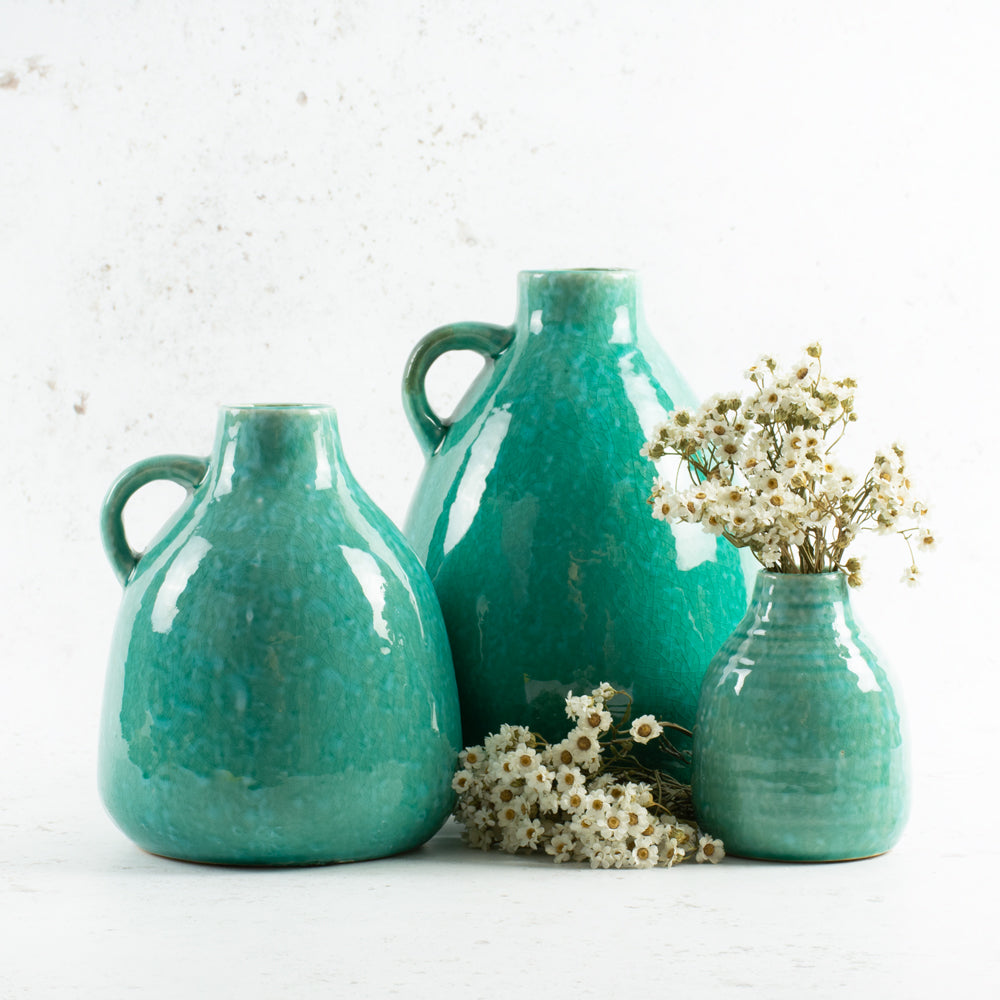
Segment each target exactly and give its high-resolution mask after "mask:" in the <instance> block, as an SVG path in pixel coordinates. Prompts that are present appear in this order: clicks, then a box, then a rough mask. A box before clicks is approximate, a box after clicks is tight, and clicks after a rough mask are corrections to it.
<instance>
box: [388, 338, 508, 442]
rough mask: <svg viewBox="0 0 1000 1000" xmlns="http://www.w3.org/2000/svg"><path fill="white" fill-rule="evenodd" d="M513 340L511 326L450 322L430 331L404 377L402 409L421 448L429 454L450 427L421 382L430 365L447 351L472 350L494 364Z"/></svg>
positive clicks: (410, 358) (409, 363) (413, 355)
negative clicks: (441, 416) (431, 402)
mask: <svg viewBox="0 0 1000 1000" xmlns="http://www.w3.org/2000/svg"><path fill="white" fill-rule="evenodd" d="M513 341H514V327H512V326H494V325H493V324H491V323H449V324H448V325H447V326H439V327H438V328H437V329H436V330H432V331H431V332H430V333H429V334H427V336H426V337H424V339H423V340H421V341H420V343H419V344H417V346H416V347H415V348H414V349H413V353H412V354H410V357H409V360H408V361H407V362H406V374H405V375H404V376H403V408H404V409H405V410H406V416H407V419H408V420H409V421H410V426H411V427H412V428H413V432H414V433H415V434H416V435H417V438H418V439H419V441H420V446H421V447H422V448H423V449H424V451H425V452H426V453H427V454H428V455H430V454H432V453H433V452H434V451H435V450H436V449H437V446H438V445H439V444H440V443H441V442H442V441H443V440H444V436H445V434H446V433H447V432H448V428H449V427H450V426H451V425H450V424H449V423H447V422H446V421H444V420H442V419H441V418H440V417H439V416H438V415H437V414H436V413H435V412H434V410H433V409H432V408H431V404H430V403H429V402H428V401H427V392H426V388H425V385H424V383H425V382H426V379H427V373H428V372H429V371H430V368H431V365H433V364H434V362H435V361H437V359H438V358H439V357H441V355H442V354H445V353H446V352H448V351H475V352H476V354H479V355H482V357H484V358H485V359H486V360H487V361H496V359H497V358H498V357H500V355H501V354H503V352H504V351H506V350H507V348H508V347H510V345H511V344H512V343H513Z"/></svg>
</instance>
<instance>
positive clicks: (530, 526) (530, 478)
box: [404, 271, 746, 744]
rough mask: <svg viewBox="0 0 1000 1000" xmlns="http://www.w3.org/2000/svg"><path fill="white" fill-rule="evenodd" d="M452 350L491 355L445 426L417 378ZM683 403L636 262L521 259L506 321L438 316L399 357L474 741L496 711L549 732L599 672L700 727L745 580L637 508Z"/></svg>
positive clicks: (640, 699)
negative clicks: (601, 266)
mask: <svg viewBox="0 0 1000 1000" xmlns="http://www.w3.org/2000/svg"><path fill="white" fill-rule="evenodd" d="M451 349H472V350H476V351H478V352H479V353H480V354H482V355H483V356H484V357H485V358H487V359H488V363H487V365H486V367H485V369H484V371H483V372H482V374H481V375H480V377H479V379H478V380H477V381H476V383H475V384H474V385H473V386H472V388H471V389H470V391H469V392H468V393H467V395H466V397H465V399H464V400H463V402H462V404H460V406H459V408H458V410H457V412H456V414H455V415H454V417H453V420H452V422H450V423H445V422H443V421H441V420H440V419H439V418H438V417H437V416H436V415H435V414H434V413H433V411H432V410H431V409H430V407H429V406H428V405H427V400H426V396H425V395H424V388H423V381H424V377H425V376H426V371H427V368H429V366H430V364H431V363H432V361H433V360H434V358H436V357H437V356H439V355H440V354H442V353H444V351H446V350H451ZM692 402H693V400H692V397H691V394H690V392H689V391H688V390H687V388H686V387H685V385H684V383H683V382H682V381H681V379H680V377H679V376H678V375H677V373H676V371H674V369H673V367H672V365H671V364H670V363H669V361H668V360H667V359H666V358H665V357H664V356H663V355H662V352H661V351H660V350H659V348H658V347H657V345H656V343H655V342H654V341H653V340H651V339H649V338H648V337H647V334H646V332H645V327H644V321H643V318H642V314H641V310H640V306H639V291H638V283H637V279H636V276H635V274H634V273H633V272H630V271H557V272H524V273H522V274H521V275H520V278H519V307H518V313H517V319H516V322H515V323H514V325H513V326H512V327H498V326H490V325H488V324H481V323H459V324H455V325H453V326H449V327H442V328H440V329H438V330H436V331H434V332H432V333H431V334H429V335H428V336H427V337H425V338H424V340H423V341H422V342H421V343H420V344H419V345H418V347H417V348H416V349H415V351H414V353H413V354H412V355H411V358H410V362H409V365H408V369H407V375H406V378H405V380H404V403H405V404H406V407H407V412H408V416H409V417H410V421H411V423H412V425H413V427H414V430H415V432H416V433H417V436H418V437H419V438H420V440H421V442H422V444H423V446H424V448H425V450H426V451H427V453H428V461H427V466H426V470H425V472H424V475H423V478H422V480H421V482H420V484H419V486H418V488H417V491H416V494H415V496H414V499H413V503H412V505H411V508H410V511H409V515H408V518H407V523H406V531H407V536H408V537H409V539H410V541H411V542H412V543H413V545H414V548H415V549H416V551H417V553H418V555H420V556H421V557H423V558H424V559H425V560H426V565H427V569H428V571H429V572H430V575H431V578H432V579H433V581H434V586H435V588H436V590H437V593H438V596H439V598H440V601H441V607H442V610H443V612H444V616H445V622H446V624H447V626H448V633H449V636H450V639H451V645H452V652H453V654H454V658H455V668H456V673H457V676H458V681H459V694H460V698H461V703H462V719H463V739H464V741H465V742H466V743H467V744H471V743H478V742H480V741H481V740H482V739H483V737H484V736H485V735H486V734H487V733H488V732H491V731H495V730H496V729H497V728H498V727H499V725H500V724H501V723H502V722H511V723H521V724H527V725H529V726H531V727H532V728H533V729H535V730H536V731H540V732H541V733H542V734H544V735H545V736H547V737H548V738H550V739H552V738H555V739H559V738H561V737H562V735H564V734H565V732H566V729H567V718H566V714H565V711H564V705H563V699H564V696H565V694H566V693H567V691H568V690H570V689H572V690H574V691H576V692H577V693H579V692H581V691H583V690H587V689H589V688H591V687H593V686H594V685H596V684H597V683H599V682H600V681H602V680H608V681H611V682H612V683H613V684H616V685H618V686H619V687H621V688H623V689H627V690H629V691H630V692H632V693H633V695H634V696H635V699H636V704H637V706H639V707H640V711H642V712H653V713H656V714H658V715H660V717H662V718H667V719H669V720H671V721H675V722H679V723H681V724H682V725H686V726H688V727H690V726H691V725H692V724H693V721H694V713H695V708H696V704H697V698H698V690H699V686H700V683H701V678H702V675H703V674H704V671H705V668H706V667H707V665H708V661H709V659H710V658H711V656H712V654H713V653H714V652H715V650H716V649H717V648H718V646H719V645H720V643H721V642H722V640H723V639H724V638H725V636H726V635H728V633H729V632H730V630H731V629H732V627H733V626H734V625H735V623H736V622H737V621H739V619H740V618H741V617H742V615H743V612H744V610H745V608H746V584H745V578H744V575H743V572H742V569H741V565H740V560H739V558H738V555H737V552H736V551H735V550H734V549H733V548H732V547H731V546H729V545H727V544H725V543H722V542H718V541H717V540H716V539H715V538H713V537H711V536H709V535H706V534H704V533H702V532H700V531H698V530H691V531H681V532H673V531H671V529H670V528H669V527H667V526H666V525H664V524H663V523H660V522H656V521H654V520H653V518H652V516H651V514H650V508H649V506H648V504H647V503H646V499H647V497H648V496H649V493H650V489H651V486H652V482H653V476H654V468H653V466H652V464H651V463H649V462H648V461H646V459H644V458H642V457H641V456H640V454H639V451H640V448H641V447H642V444H643V442H644V441H645V440H646V439H647V437H649V436H650V435H651V432H652V429H653V427H654V426H655V425H656V424H657V423H658V422H660V421H662V420H663V419H665V417H666V415H667V414H668V413H669V412H670V411H671V410H672V409H673V408H674V406H675V404H676V405H687V404H690V403H692Z"/></svg>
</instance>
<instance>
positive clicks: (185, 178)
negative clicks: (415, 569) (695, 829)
mask: <svg viewBox="0 0 1000 1000" xmlns="http://www.w3.org/2000/svg"><path fill="white" fill-rule="evenodd" d="M998 49H1000V8H998V7H997V6H996V5H995V4H993V3H990V2H986V0H983V2H966V3H961V2H959V3H944V2H941V3H929V2H917V0H910V2H905V3H904V2H901V3H885V2H872V0H868V2H856V0H841V2H839V3H828V4H823V3H811V2H788V3H769V2H763V3H738V2H729V3H702V4H688V3H681V2H661V3H654V2H645V3H630V2H619V3H617V4H614V5H612V4H610V3H596V2H587V0H578V2H574V3H568V2H567V3H555V2H544V0H536V2H531V3H528V2H523V0H507V2H504V3H485V2H484V3H468V2H465V3H461V2H448V0H434V2H430V0H429V2H425V3H390V2H388V0H384V2H382V3H375V2H355V3H351V2H339V3H337V2H331V3H325V4H316V3H305V2H299V0H286V2H283V3H280V4H278V3H263V2H253V0H239V2H237V0H222V2H215V3H203V2H194V0H190V2H173V3H167V2H159V3H154V2H132V3H124V2H123V3H112V2H110V0H89V2H86V3H84V2H83V0H75V2H74V0H67V2H50V3H43V2H41V0H36V2H32V3H29V2H16V0H0V333H2V338H3V340H2V345H3V351H2V355H0V364H2V369H3V390H2V393H0V408H2V421H3V423H2V425H0V430H2V432H3V433H2V440H3V456H4V467H5V469H4V471H5V475H4V476H3V479H2V482H0V497H2V501H0V502H2V518H0V531H2V540H0V558H2V566H3V570H4V572H3V573H2V578H0V587H2V591H0V625H2V648H3V657H2V659H0V684H2V688H0V780H2V784H0V947H2V957H0V996H3V997H4V998H6V997H23V996H32V997H34V996H79V997H90V996H98V995H100V996H102V997H109V998H113V997H119V996H143V997H145V996H152V997H181V996H220V995H224V994H225V995H234V996H236V995H242V996H248V997H257V996H260V997H273V996H313V995H335V996H341V995H358V996H361V995H372V996H382V995H391V994H395V995H401V996H437V997H450V996H456V997H458V996H461V997H463V998H471V997H491V996H499V995H501V994H506V993H510V992H511V991H513V990H518V991H522V990H523V991H524V992H525V994H526V995H535V996H549V995H553V994H554V993H555V992H556V991H558V992H559V993H560V994H561V995H567V996H572V995H579V996H606V995H609V994H610V993H612V992H615V991H622V995H642V994H648V993H649V992H650V991H653V990H655V991H656V992H657V993H660V994H666V993H670V992H673V991H674V990H681V991H683V992H684V994H685V995H693V993H694V992H695V991H699V992H700V993H701V995H704V996H706V997H728V996H746V995H759V996H762V997H790V998H800V997H802V996H805V995H810V996H815V997H826V996H840V995H851V996H853V997H868V996H872V997H875V996H878V997H885V996H906V997H923V996H932V995H938V993H939V992H940V991H943V990H945V989H948V990H949V991H953V990H954V991H956V992H958V993H960V994H961V995H963V996H968V997H978V996H983V997H986V996H995V995H997V993H996V992H995V991H996V990H997V989H998V981H1000V965H998V961H997V958H996V956H995V952H996V932H995V918H994V916H993V913H994V904H995V900H996V896H997V892H998V890H1000V879H998V877H997V862H998V857H997V846H996V844H997V835H996V820H997V818H998V810H997V807H996V801H995V800H996V793H995V788H996V764H997V753H996V749H995V735H994V734H995V731H996V715H995V711H996V704H997V696H998V693H1000V691H998V683H997V672H996V671H997V654H996V643H995V641H994V639H993V630H994V626H995V618H996V614H997V596H998V595H997V587H996V582H995V581H996V574H995V567H996V565H997V557H998V555H1000V552H998V546H997V543H996V540H995V539H996V534H997V529H996V521H995V518H994V517H993V513H994V504H995V503H996V496H997V487H998V476H997V474H996V469H995V467H996V458H995V436H996V430H995V427H996V420H995V412H996V406H995V399H996V386H997V377H996V365H995V363H994V362H995V353H994V352H995V340H996V334H997V329H998V322H997V321H998V317H1000V309H998V305H997V299H998V288H997V279H996V272H997V263H998V253H997V241H998V232H1000V196H998V186H1000V138H998V127H997V122H998V120H1000V86H998V77H1000V72H998V57H997V52H998ZM573 266H629V267H634V268H637V269H638V270H639V271H640V272H641V274H642V276H643V280H644V287H645V292H646V311H647V314H648V317H649V322H650V326H651V327H652V329H653V331H654V332H655V333H656V334H657V336H658V338H659V339H660V341H661V342H662V343H663V345H664V347H665V348H666V350H667V351H668V353H669V354H670V355H671V357H672V358H673V360H674V362H675V363H676V364H677V366H678V367H679V368H680V369H681V370H682V371H683V372H684V373H685V374H686V375H687V377H688V380H689V381H690V382H691V384H692V385H693V386H694V388H695V389H696V391H698V392H699V393H700V394H708V393H709V392H712V391H715V390H721V389H728V388H730V387H736V386H738V385H739V384H740V377H741V372H742V370H743V368H745V367H746V365H747V364H749V363H750V362H751V361H753V360H754V359H755V357H756V356H757V355H758V354H759V353H761V352H762V351H772V352H775V353H777V354H778V355H779V356H781V357H784V358H787V359H788V360H792V359H793V358H794V357H795V356H796V355H797V353H798V351H799V350H800V349H801V348H802V346H804V345H805V344H806V343H807V342H809V341H811V340H813V339H820V340H821V341H822V342H823V343H824V345H825V349H826V356H825V360H826V363H827V370H828V371H829V372H831V373H834V374H836V373H841V374H854V375H855V376H856V377H857V378H858V380H859V381H860V383H861V394H860V395H859V400H858V402H859V408H860V410H861V414H862V420H861V423H860V424H858V425H856V426H855V428H853V430H854V431H855V440H856V444H855V448H856V451H857V454H858V456H859V459H860V458H863V457H866V456H868V455H870V452H871V451H872V450H873V449H874V447H875V446H876V445H878V444H887V443H888V442H889V441H891V440H892V439H893V438H896V437H899V438H902V439H903V441H904V442H906V443H907V444H908V446H909V450H910V458H911V468H912V471H913V474H914V477H915V478H916V479H917V481H918V483H919V484H920V485H922V487H923V492H924V494H925V495H926V496H927V498H928V499H929V500H930V502H931V504H932V507H933V510H934V513H935V523H936V527H937V529H938V534H939V536H940V537H941V540H942V541H941V545H942V548H941V551H940V552H939V553H938V554H937V555H936V556H933V557H929V558H928V559H927V560H926V562H925V564H924V569H925V571H926V581H925V583H924V584H923V586H922V588H921V589H919V590H915V591H914V590H908V589H906V588H904V587H903V586H902V585H901V584H900V583H899V582H898V580H899V576H900V573H901V571H902V568H903V566H904V564H905V562H906V553H905V548H904V547H903V546H902V544H901V543H897V540H895V539H876V540H875V542H876V543H877V544H876V545H873V546H872V548H871V550H870V551H871V558H870V560H869V563H868V569H867V576H868V579H869V583H868V585H867V586H866V587H865V588H864V589H863V590H862V591H860V592H857V594H856V598H855V603H856V607H857V610H858V613H859V616H860V617H861V618H862V619H863V620H864V622H865V623H866V624H867V625H868V627H869V629H870V630H871V631H872V632H873V633H874V634H875V635H876V637H877V638H878V640H879V641H880V644H881V646H882V647H883V648H884V649H885V650H886V651H887V653H888V655H889V657H890V659H891V661H892V662H893V663H894V664H895V668H896V676H897V680H898V684H899V687H900V688H901V689H902V691H903V693H904V695H905V697H906V699H907V701H908V704H909V711H910V724H911V730H912V747H913V758H914V811H913V818H912V820H911V823H910V826H909V829H908V831H907V833H906V835H905V836H904V839H903V841H902V842H901V843H900V845H899V846H898V848H897V849H896V850H895V851H894V852H892V853H891V854H889V855H887V856H886V857H883V858H881V859H876V860H873V861H868V862H860V863H855V864H848V865H834V866H782V865H766V864H752V863H749V862H736V861H730V862H727V863H725V864H724V865H722V866H720V867H718V868H712V869H708V868H707V867H705V866H698V867H695V866H693V865H692V866H685V867H683V868H680V869H676V870H673V871H663V870H660V871H654V872H647V873H642V872H590V871H589V870H570V869H567V868H565V867H561V868H558V869H556V868H554V867H551V866H548V865H546V864H545V863H544V862H540V863H537V864H536V863H533V862H532V860H531V859H515V858H506V857H502V856H499V855H495V856H485V857H484V856H480V855H477V854H473V853H472V852H468V851H466V850H465V849H464V848H462V847H461V846H460V845H459V843H458V841H457V839H456V833H455V830H454V829H453V828H446V830H445V831H444V832H443V833H442V834H441V835H440V836H439V837H438V838H436V839H435V840H434V841H432V843H431V844H430V845H429V846H428V847H427V848H425V849H424V850H422V851H420V852H417V853H416V854H414V855H410V856H408V857H405V858H398V859H392V860H388V861H384V862H372V863H368V864H364V865H355V866H346V867H345V866H340V867H335V868H328V869H317V870H306V871H298V872H291V871H290V872H256V873H255V872H246V871H228V870H224V869H210V868H199V867H195V866H189V865H183V864H178V863H172V862H168V861H164V860H161V859H156V858H151V857H149V856H146V855H144V854H142V853H141V852H139V851H138V849H136V848H134V847H133V846H132V845H131V844H130V843H129V842H128V841H127V840H126V839H125V838H124V837H123V836H122V835H121V834H120V833H118V831H117V830H116V829H115V828H114V827H113V826H112V825H111V823H110V821H108V820H107V819H106V817H105V816H104V815H103V813H102V810H101V807H100V804H99V802H98V800H97V796H96V791H95V780H94V771H95V759H94V758H95V740H96V729H97V717H98V711H99V704H100V697H101V688H102V683H103V673H104V657H105V654H106V650H107V646H108V642H109V638H110V632H111V628H112V624H113V620H114V616H115V612H116V608H117V603H118V600H119V590H118V586H117V584H116V582H115V580H114V577H113V575H112V573H111V571H110V569H109V567H108V566H107V565H106V563H105V559H104V556H103V554H102V551H101V548H100V544H99V541H98V533H97V512H98V509H99V504H100V501H101V497H102V495H103V493H104V490H105V489H106V487H107V486H108V484H109V483H110V481H111V480H112V479H113V478H114V476H115V475H116V474H117V473H118V472H119V471H120V470H121V469H122V468H124V467H125V466H126V465H128V464H130V463H131V462H133V461H136V460H137V459H140V458H144V457H146V456H149V455H153V454H159V453H163V452H189V453H195V454H198V453H202V454H203V453H205V452H207V450H208V448H209V445H210V443H211V437H212V432H213V428H214V422H215V409H216V407H217V405H219V404H221V403H240V402H261V401H293V400H294V401H303V402H330V403H332V404H334V405H335V406H336V407H337V409H338V412H339V417H340V426H341V432H342V436H343V439H344V445H345V450H346V453H347V458H348V461H349V463H350V464H351V466H352V468H353V470H354V472H355V474H356V475H357V477H358V478H359V480H360V481H361V482H362V484H363V485H364V486H365V487H366V488H367V489H368V491H369V492H370V493H371V495H372V496H373V498H374V499H375V500H376V501H377V502H378V503H379V504H380V505H381V506H382V507H383V508H384V509H385V510H386V511H387V512H388V513H389V514H390V515H391V516H392V517H393V518H395V519H396V520H397V522H400V521H401V520H402V517H403V514H404V513H405V510H406V505H407V503H408V500H409V497H410V495H411V493H412V490H413V488H414V486H415V482H416V477H417V476H418V474H419V470H420V468H421V462H422V459H421V456H420V453H419V449H418V447H417V445H416V441H415V439H414V438H413V437H412V435H411V433H410V431H409V429H408V427H407V425H406V422H405V419H404V416H403V412H402V408H401V405H400V402H399V388H398V387H399V380H400V376H401V373H402V367H403V364H404V361H405V358H406V356H407V354H408V352H409V350H410V348H411V347H412V346H413V344H414V343H415V342H416V341H417V339H418V338H419V337H420V336H421V335H422V334H423V333H424V332H426V331H427V330H428V329H430V328H431V327H433V326H436V325H438V324H441V323H444V322H448V321H451V320H458V319H482V320H486V321H493V322H509V321H510V319H511V318H512V317H513V310H514V282H515V274H516V272H517V270H519V269H522V268H539V267H542V268H544V267H573ZM472 370H473V369H471V368H470V367H469V366H468V365H463V364H460V363H455V364H452V365H450V366H448V365H445V364H444V363H442V364H441V366H440V367H439V368H438V369H435V373H434V375H435V378H434V384H435V385H436V387H437V389H436V392H437V395H436V399H437V400H438V402H439V404H440V406H441V407H442V408H443V409H445V410H447V408H448V405H449V404H450V403H453V402H454V401H455V400H456V399H457V398H458V396H459V395H460V394H461V390H462V389H463V388H464V386H465V385H466V384H467V383H468V380H469V378H470V373H471V371H472ZM849 450H850V449H849ZM176 499H177V495H176V494H175V493H173V492H171V489H170V488H168V487H162V488H158V487H150V488H149V489H148V490H147V491H144V493H143V495H141V496H139V497H137V498H136V500H135V501H134V502H133V504H132V506H131V507H130V518H129V526H130V530H131V532H132V536H133V540H134V541H136V542H137V543H138V542H141V540H142V539H143V538H146V537H149V535H150V534H151V533H152V532H153V531H154V530H155V528H156V526H157V525H159V524H160V523H162V521H163V520H164V518H165V517H166V516H167V514H168V512H169V510H170V506H171V504H172V503H174V502H176Z"/></svg>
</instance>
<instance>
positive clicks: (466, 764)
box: [458, 746, 486, 770]
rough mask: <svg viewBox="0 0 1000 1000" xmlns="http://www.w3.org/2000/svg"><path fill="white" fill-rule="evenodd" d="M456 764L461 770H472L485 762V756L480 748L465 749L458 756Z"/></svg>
mask: <svg viewBox="0 0 1000 1000" xmlns="http://www.w3.org/2000/svg"><path fill="white" fill-rule="evenodd" d="M458 762H459V764H461V765H462V767H463V768H468V769H469V770H472V769H473V768H475V767H477V766H482V765H483V764H485V762H486V754H485V752H484V750H483V748H482V747H479V746H477V747H466V748H465V749H464V750H463V751H462V752H461V753H460V754H459V755H458Z"/></svg>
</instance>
